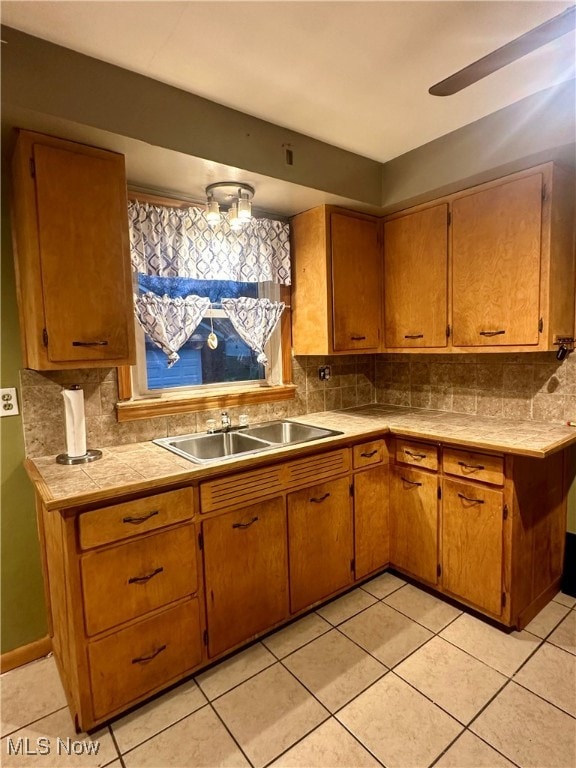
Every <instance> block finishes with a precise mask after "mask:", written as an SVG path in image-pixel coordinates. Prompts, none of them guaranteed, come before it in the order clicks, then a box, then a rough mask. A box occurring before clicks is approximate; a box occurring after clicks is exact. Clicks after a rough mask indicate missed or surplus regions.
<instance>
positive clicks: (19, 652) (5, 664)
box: [0, 637, 52, 673]
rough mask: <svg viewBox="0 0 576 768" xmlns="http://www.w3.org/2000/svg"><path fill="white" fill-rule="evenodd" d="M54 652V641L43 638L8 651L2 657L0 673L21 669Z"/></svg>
mask: <svg viewBox="0 0 576 768" xmlns="http://www.w3.org/2000/svg"><path fill="white" fill-rule="evenodd" d="M51 652H52V640H51V639H50V638H49V637H41V638H40V640H34V642H33V643H28V645H21V646H20V647H19V648H14V650H13V651H7V652H6V653H3V654H2V655H1V656H0V673H4V672H9V671H10V670H11V669H16V667H21V666H22V665H23V664H28V662H30V661H36V659H41V658H42V657H43V656H48V654H49V653H51Z"/></svg>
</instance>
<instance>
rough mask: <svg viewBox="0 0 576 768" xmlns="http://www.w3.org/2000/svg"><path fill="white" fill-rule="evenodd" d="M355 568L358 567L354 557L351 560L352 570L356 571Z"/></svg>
mask: <svg viewBox="0 0 576 768" xmlns="http://www.w3.org/2000/svg"><path fill="white" fill-rule="evenodd" d="M355 568H356V560H354V558H352V560H350V570H351V571H352V572H354V569H355Z"/></svg>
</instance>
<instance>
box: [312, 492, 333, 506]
mask: <svg viewBox="0 0 576 768" xmlns="http://www.w3.org/2000/svg"><path fill="white" fill-rule="evenodd" d="M328 496H330V494H329V493H325V494H324V496H317V497H314V496H313V497H312V498H311V499H310V501H311V502H312V503H313V504H320V503H321V502H322V501H325V500H326V499H327V498H328Z"/></svg>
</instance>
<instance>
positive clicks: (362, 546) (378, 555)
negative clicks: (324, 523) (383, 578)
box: [354, 464, 390, 579]
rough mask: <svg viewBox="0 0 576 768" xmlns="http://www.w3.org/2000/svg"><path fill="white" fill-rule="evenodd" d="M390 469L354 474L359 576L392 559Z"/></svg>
mask: <svg viewBox="0 0 576 768" xmlns="http://www.w3.org/2000/svg"><path fill="white" fill-rule="evenodd" d="M388 479H389V468H388V465H386V464H384V465H380V466H378V467H374V469H368V470H366V471H364V472H357V473H356V474H355V475H354V564H355V572H356V578H357V579H360V578H362V577H363V576H367V575H368V574H369V573H373V572H374V571H376V570H378V568H383V567H384V566H386V565H388V562H389V560H390V526H389V503H388V502H389V489H388Z"/></svg>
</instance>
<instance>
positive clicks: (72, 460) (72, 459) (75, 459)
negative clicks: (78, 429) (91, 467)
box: [56, 384, 102, 464]
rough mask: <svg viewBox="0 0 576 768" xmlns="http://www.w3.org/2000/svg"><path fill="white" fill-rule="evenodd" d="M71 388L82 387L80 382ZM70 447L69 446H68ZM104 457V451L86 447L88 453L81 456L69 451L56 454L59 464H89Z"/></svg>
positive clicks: (77, 388)
mask: <svg viewBox="0 0 576 768" xmlns="http://www.w3.org/2000/svg"><path fill="white" fill-rule="evenodd" d="M69 389H71V390H79V389H81V387H80V386H79V385H78V384H73V385H72V386H71V387H69ZM83 442H84V446H83V447H85V445H86V443H85V439H84V440H83ZM66 447H67V448H68V449H69V446H68V445H67V446H66ZM101 458H102V451H98V450H96V449H86V453H84V454H82V455H81V456H70V455H69V454H67V453H59V454H58V456H56V462H57V463H58V464H87V463H88V462H90V461H96V460H97V459H101Z"/></svg>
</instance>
